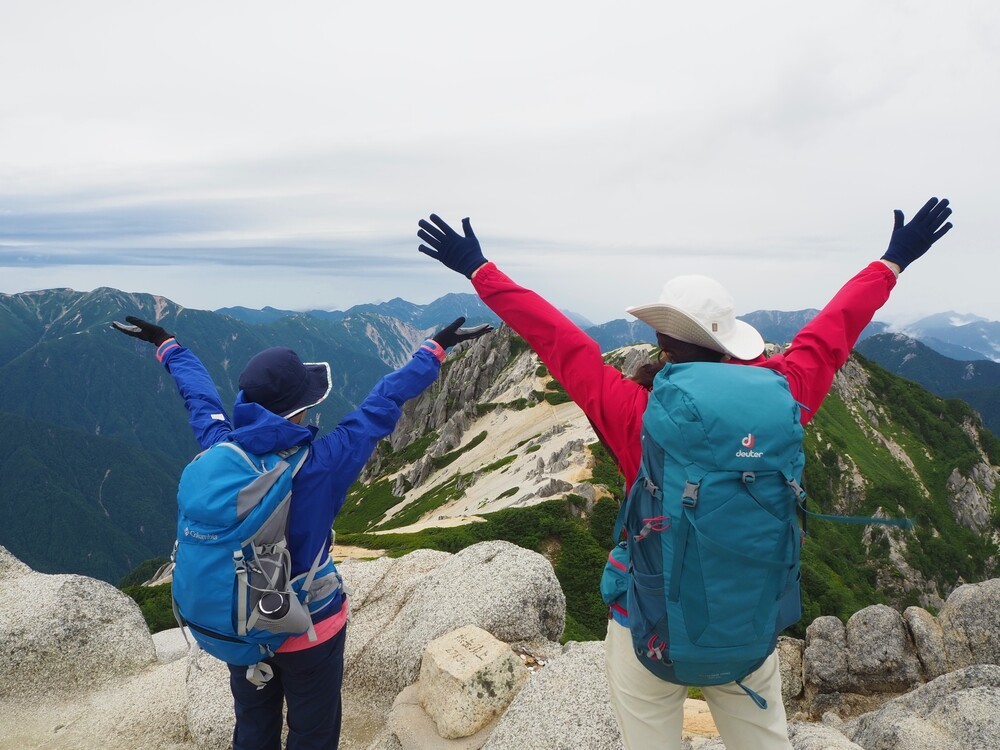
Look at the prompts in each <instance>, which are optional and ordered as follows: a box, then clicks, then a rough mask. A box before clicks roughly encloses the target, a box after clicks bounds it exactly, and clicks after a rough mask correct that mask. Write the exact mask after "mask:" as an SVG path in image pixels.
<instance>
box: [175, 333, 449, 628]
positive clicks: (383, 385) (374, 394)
mask: <svg viewBox="0 0 1000 750" xmlns="http://www.w3.org/2000/svg"><path fill="white" fill-rule="evenodd" d="M433 346H436V344H434V345H433ZM157 357H158V358H159V359H160V361H161V362H162V363H163V365H164V367H166V368H167V372H169V373H170V375H171V376H172V377H173V379H174V382H175V383H176V384H177V389H178V391H179V392H180V394H181V396H182V397H183V398H184V406H185V407H186V408H187V411H188V419H189V421H190V424H191V429H192V430H193V431H194V435H195V438H196V439H197V441H198V444H199V445H200V446H201V447H202V449H207V448H210V447H211V446H213V445H215V444H216V443H218V442H222V441H224V440H232V441H234V442H237V443H239V444H240V446H241V447H242V448H243V449H244V450H247V451H249V452H251V453H268V452H270V451H277V450H282V449H285V448H291V447H293V446H296V445H300V446H303V445H308V446H309V455H308V456H307V457H306V460H305V463H304V464H303V466H302V468H301V469H300V470H299V473H298V474H296V475H295V479H294V482H293V484H292V506H291V513H290V518H289V530H288V541H289V551H290V553H291V558H292V577H295V576H297V575H299V574H300V573H304V572H306V571H307V570H309V567H310V566H311V565H312V562H313V560H314V559H315V558H316V554H317V553H318V552H319V550H320V548H322V549H324V550H328V549H329V546H330V541H331V538H330V530H331V527H332V526H333V520H334V518H335V517H336V516H337V513H339V512H340V509H341V508H342V507H343V505H344V500H345V499H346V496H347V490H348V488H349V487H350V486H351V485H352V484H353V483H354V480H355V479H357V477H358V475H359V474H360V473H361V470H362V469H363V468H364V465H365V463H366V462H367V461H368V458H369V457H370V456H371V454H372V452H373V451H374V450H375V446H376V445H377V444H378V441H379V440H381V439H382V438H384V437H386V436H387V435H389V434H390V433H391V432H392V431H393V429H394V428H395V427H396V423H397V422H398V421H399V418H400V416H401V415H402V406H403V404H404V403H405V402H406V401H408V400H409V399H411V398H413V397H415V396H417V395H419V394H420V393H421V392H423V390H424V389H425V388H427V386H429V385H430V384H431V383H433V382H434V380H435V379H436V378H437V376H438V373H439V372H440V369H441V362H440V361H439V359H438V356H437V355H436V354H434V352H432V351H431V350H430V349H429V348H427V347H426V346H425V347H421V348H420V349H419V350H417V352H416V354H414V355H413V358H412V359H411V360H410V361H409V362H408V363H407V364H405V365H403V366H402V367H401V368H399V369H398V370H396V371H394V372H391V373H389V374H388V375H385V376H384V377H383V378H382V379H381V380H379V381H378V383H376V384H375V387H374V388H372V390H371V392H370V393H369V394H368V395H367V396H366V397H365V399H364V400H363V401H362V402H361V405H360V406H359V407H358V408H357V409H355V410H354V411H352V412H351V413H350V414H348V415H347V416H346V417H344V419H343V420H341V422H340V424H338V425H337V426H336V428H334V430H333V431H332V432H330V433H329V434H327V435H324V436H323V437H321V438H318V439H317V437H316V436H317V433H318V432H319V430H318V428H316V427H314V426H312V425H297V424H294V423H292V422H289V421H288V420H287V419H285V418H283V417H279V416H278V415H277V414H274V413H273V412H270V411H268V410H267V409H265V408H264V407H262V406H260V405H259V404H255V403H252V402H248V401H246V400H244V397H243V391H240V392H239V393H238V394H237V396H236V403H235V405H234V406H233V418H232V419H230V418H229V416H228V415H227V414H226V411H225V409H224V408H223V406H222V400H221V398H220V396H219V391H218V389H217V388H216V387H215V383H213V382H212V379H211V377H210V376H209V374H208V371H207V370H206V369H205V366H204V365H203V364H202V362H201V360H199V359H198V357H196V356H195V354H194V353H193V352H192V351H190V350H189V349H187V348H185V347H183V346H180V345H178V344H176V343H175V342H174V341H173V340H172V339H171V340H170V341H168V342H165V343H164V344H163V345H162V346H161V347H160V349H159V351H158V353H157ZM328 559H329V554H328V553H327V554H324V557H323V559H322V562H321V567H322V565H323V564H326V562H327V561H328ZM342 606H343V598H342V596H340V595H338V596H337V597H336V598H335V599H333V600H332V601H331V602H330V604H329V605H327V607H326V608H325V609H324V610H323V611H322V612H320V613H315V614H314V617H313V619H314V620H319V619H323V618H325V617H328V616H329V615H331V614H333V613H335V612H338V611H339V610H340V608H341V607H342Z"/></svg>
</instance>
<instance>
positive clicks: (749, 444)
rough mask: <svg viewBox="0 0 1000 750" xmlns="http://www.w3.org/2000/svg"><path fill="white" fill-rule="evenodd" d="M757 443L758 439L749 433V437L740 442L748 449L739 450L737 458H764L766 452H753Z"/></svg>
mask: <svg viewBox="0 0 1000 750" xmlns="http://www.w3.org/2000/svg"><path fill="white" fill-rule="evenodd" d="M756 442H757V439H756V438H755V437H754V436H753V433H752V432H749V433H747V436H746V437H745V438H743V439H742V440H741V441H740V443H741V444H742V445H743V447H744V448H746V450H738V451H736V457H737V458H760V457H761V456H763V455H764V451H755V450H753V446H754V443H756Z"/></svg>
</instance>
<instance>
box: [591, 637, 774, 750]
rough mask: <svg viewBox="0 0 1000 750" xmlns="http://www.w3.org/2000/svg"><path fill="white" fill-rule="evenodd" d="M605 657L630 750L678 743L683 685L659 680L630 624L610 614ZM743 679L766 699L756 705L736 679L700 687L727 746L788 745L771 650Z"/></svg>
mask: <svg viewBox="0 0 1000 750" xmlns="http://www.w3.org/2000/svg"><path fill="white" fill-rule="evenodd" d="M604 643H605V660H606V665H607V672H608V687H609V688H610V690H611V706H612V708H613V709H614V712H615V718H616V719H617V720H618V727H619V728H620V729H621V732H622V737H623V738H624V739H625V746H626V747H627V748H629V750H661V749H662V750H676V749H677V748H680V746H681V730H682V729H683V726H684V699H685V698H687V688H686V687H684V686H683V685H674V684H673V683H670V682H666V681H664V680H661V679H660V678H659V677H657V676H656V675H654V674H653V673H652V672H650V671H649V670H648V669H646V668H645V667H644V666H642V664H640V663H639V659H638V658H637V657H636V655H635V651H634V650H633V648H632V635H631V634H630V633H629V630H628V628H626V627H623V626H621V625H619V624H618V623H617V622H615V621H614V620H608V635H607V638H606V639H605V642H604ZM743 684H744V685H746V686H747V687H748V688H750V689H751V690H753V691H754V692H755V693H758V694H759V695H760V696H761V697H762V698H764V700H766V701H767V708H766V709H764V708H760V707H758V706H757V704H756V703H754V702H753V700H752V699H751V698H750V696H748V695H747V694H746V693H745V692H744V691H743V689H742V688H741V687H740V686H739V685H737V684H736V683H735V682H730V683H729V684H727V685H718V686H715V687H703V688H702V689H701V692H702V694H703V695H704V696H705V700H706V701H707V702H708V707H709V709H710V710H711V712H712V719H714V720H715V726H716V727H717V728H718V730H719V734H721V735H722V740H723V742H725V743H726V748H727V750H791V748H792V744H791V743H790V742H789V741H788V725H787V719H786V718H785V706H784V704H783V703H782V701H781V673H780V672H779V671H778V653H777V652H774V653H773V654H771V655H770V656H769V657H767V660H766V661H765V662H764V663H763V664H762V665H761V666H760V669H758V670H757V671H756V672H754V673H752V674H751V675H749V676H748V677H747V678H746V679H745V680H743Z"/></svg>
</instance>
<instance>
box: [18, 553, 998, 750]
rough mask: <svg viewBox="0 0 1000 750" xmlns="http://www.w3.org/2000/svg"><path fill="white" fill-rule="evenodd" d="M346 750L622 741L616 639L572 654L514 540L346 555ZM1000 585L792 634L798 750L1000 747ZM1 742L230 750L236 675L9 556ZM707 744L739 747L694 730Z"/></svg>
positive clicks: (793, 726) (105, 598) (122, 607)
mask: <svg viewBox="0 0 1000 750" xmlns="http://www.w3.org/2000/svg"><path fill="white" fill-rule="evenodd" d="M341 569H342V571H343V573H344V577H345V580H346V581H347V582H348V584H349V585H350V587H351V589H352V598H351V601H352V607H351V619H350V625H349V630H348V639H347V647H346V656H345V658H346V677H345V694H344V702H345V720H344V721H345V723H344V738H343V741H342V744H341V746H342V747H343V748H344V749H345V750H402V749H406V750H410V749H411V748H412V749H414V750H415V749H417V748H419V749H420V750H435V749H436V748H441V749H442V750H444V749H452V748H454V749H456V750H457V749H458V748H462V749H463V750H475V749H476V748H484V749H485V750H515V749H516V750H524V749H525V748H527V749H528V750H546V749H550V748H551V749H552V750H555V749H556V748H575V749H577V750H613V749H619V748H622V747H623V745H622V742H621V739H620V736H619V734H618V730H617V727H616V726H615V722H614V718H613V716H612V714H611V709H610V707H609V700H608V688H607V681H606V679H605V676H604V646H603V643H601V642H589V643H569V644H567V645H566V646H560V645H559V643H558V639H559V637H560V635H561V633H562V630H563V625H564V618H565V599H564V597H563V593H562V591H561V589H560V588H559V584H558V582H557V580H556V578H555V575H554V574H553V571H552V567H551V565H550V564H549V563H548V561H547V560H546V559H545V558H544V557H542V556H541V555H538V554H536V553H534V552H530V551H528V550H525V549H522V548H520V547H517V546H515V545H512V544H509V543H506V542H485V543H482V544H477V545H475V546H473V547H469V548H467V549H465V550H463V551H461V552H459V553H457V554H454V555H452V554H448V553H444V552H434V551H429V550H423V551H418V552H414V553H412V554H409V555H406V556H405V557H401V558H398V559H389V558H381V559H378V560H374V561H354V560H348V561H345V562H344V563H343V564H342V566H341ZM998 611H1000V580H992V581H987V582H984V583H980V584H971V585H965V586H961V587H959V588H958V589H956V590H955V591H954V592H953V593H952V594H951V595H950V596H949V597H948V600H947V601H946V602H945V604H944V606H943V607H942V609H941V611H940V612H939V613H938V615H937V616H936V617H935V616H932V615H931V614H930V613H928V612H927V611H925V610H922V609H919V608H916V607H911V608H909V609H907V610H906V611H905V612H903V613H902V614H900V613H898V612H896V611H894V610H892V609H890V608H888V607H884V606H873V607H868V608H866V609H864V610H862V611H861V612H858V613H857V614H855V615H854V616H853V617H852V618H851V619H850V621H849V622H848V623H847V624H846V625H844V624H843V623H841V622H840V621H839V620H837V619H835V618H831V617H822V618H819V619H817V620H816V621H814V622H813V623H812V624H811V625H810V626H809V628H808V629H807V635H806V639H805V641H796V640H794V639H782V641H781V646H780V655H781V663H782V674H783V679H784V682H785V692H786V696H785V697H786V704H787V707H788V709H789V715H790V717H791V719H792V723H790V724H789V735H790V737H791V738H792V745H793V747H794V748H795V749H796V750H831V749H832V750H835V749H837V748H855V749H858V748H861V749H862V750H890V749H891V750H901V749H903V748H905V749H906V750H925V749H926V750H944V749H946V748H947V749H949V750H950V749H951V748H958V747H960V748H963V750H987V749H989V750H995V748H997V747H1000V666H998V665H1000V623H998V620H997V617H996V613H997V612H998ZM0 643H2V644H3V648H2V649H0V673H2V674H3V675H4V680H3V681H2V683H0V750H14V748H17V750H25V749H30V748H55V749H57V750H58V749H66V748H95V747H101V748H108V749H109V750H125V749H126V748H127V749H128V750H152V749H153V748H156V749H157V750H195V749H196V748H197V749H199V750H208V749H211V750H216V749H222V748H228V747H229V745H230V736H231V731H232V706H231V697H230V695H229V688H228V670H226V668H225V666H224V665H223V664H221V663H220V662H218V661H217V660H215V659H213V658H211V657H209V656H207V655H205V654H204V653H203V652H198V651H194V652H189V650H188V649H187V646H186V645H185V643H184V641H183V640H182V637H181V633H180V631H179V630H173V631H166V632H163V633H158V634H156V635H155V636H150V635H149V633H148V631H147V629H146V626H145V623H144V621H143V619H142V616H141V613H140V612H139V609H138V607H137V606H136V605H135V604H134V603H133V602H132V600H131V599H129V598H128V597H126V596H125V595H124V594H122V593H121V592H119V591H118V590H117V589H115V588H113V587H112V586H110V585H108V584H106V583H103V582H100V581H97V580H94V579H90V578H85V577H82V576H75V575H46V574H42V573H37V572H35V571H32V570H31V569H30V568H28V567H27V566H25V565H24V564H23V563H21V562H20V561H18V560H17V559H16V558H14V557H13V556H12V555H10V554H9V553H8V552H7V550H5V549H4V548H2V547H0ZM688 744H689V746H690V747H700V748H702V750H719V748H723V747H724V745H723V744H722V742H721V740H719V739H718V738H716V739H710V738H705V737H692V738H691V739H690V740H689V741H688Z"/></svg>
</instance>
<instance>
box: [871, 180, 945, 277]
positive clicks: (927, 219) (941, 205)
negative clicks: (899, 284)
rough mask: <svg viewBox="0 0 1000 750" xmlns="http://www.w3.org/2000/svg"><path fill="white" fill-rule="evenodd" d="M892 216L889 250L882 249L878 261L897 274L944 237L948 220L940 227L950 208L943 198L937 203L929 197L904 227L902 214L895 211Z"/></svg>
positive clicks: (936, 200)
mask: <svg viewBox="0 0 1000 750" xmlns="http://www.w3.org/2000/svg"><path fill="white" fill-rule="evenodd" d="M894 213H895V215H896V225H895V227H893V230H892V237H890V238H889V247H888V248H887V249H886V251H885V255H883V256H882V260H888V261H891V262H892V263H895V264H896V265H897V266H899V270H901V271H902V270H903V269H904V268H906V267H907V266H908V265H910V264H911V263H912V262H913V261H915V260H916V259H917V258H919V257H920V256H921V255H923V254H924V253H926V252H927V251H928V250H929V249H930V247H931V245H933V244H934V243H935V242H937V241H938V240H939V239H941V238H942V237H944V236H945V235H946V234H947V233H948V230H949V229H951V222H950V221H949V222H948V223H947V224H945V225H944V226H941V225H942V224H944V221H945V219H947V218H948V217H949V216H951V208H949V206H948V199H947V198H945V199H943V200H941V201H939V200H938V199H937V198H931V199H930V200H929V201H927V202H926V203H925V204H924V207H923V208H921V209H920V210H919V211H917V215H916V216H914V217H913V218H912V219H910V221H909V223H907V224H903V212H902V211H900V210H899V209H896V211H894Z"/></svg>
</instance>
